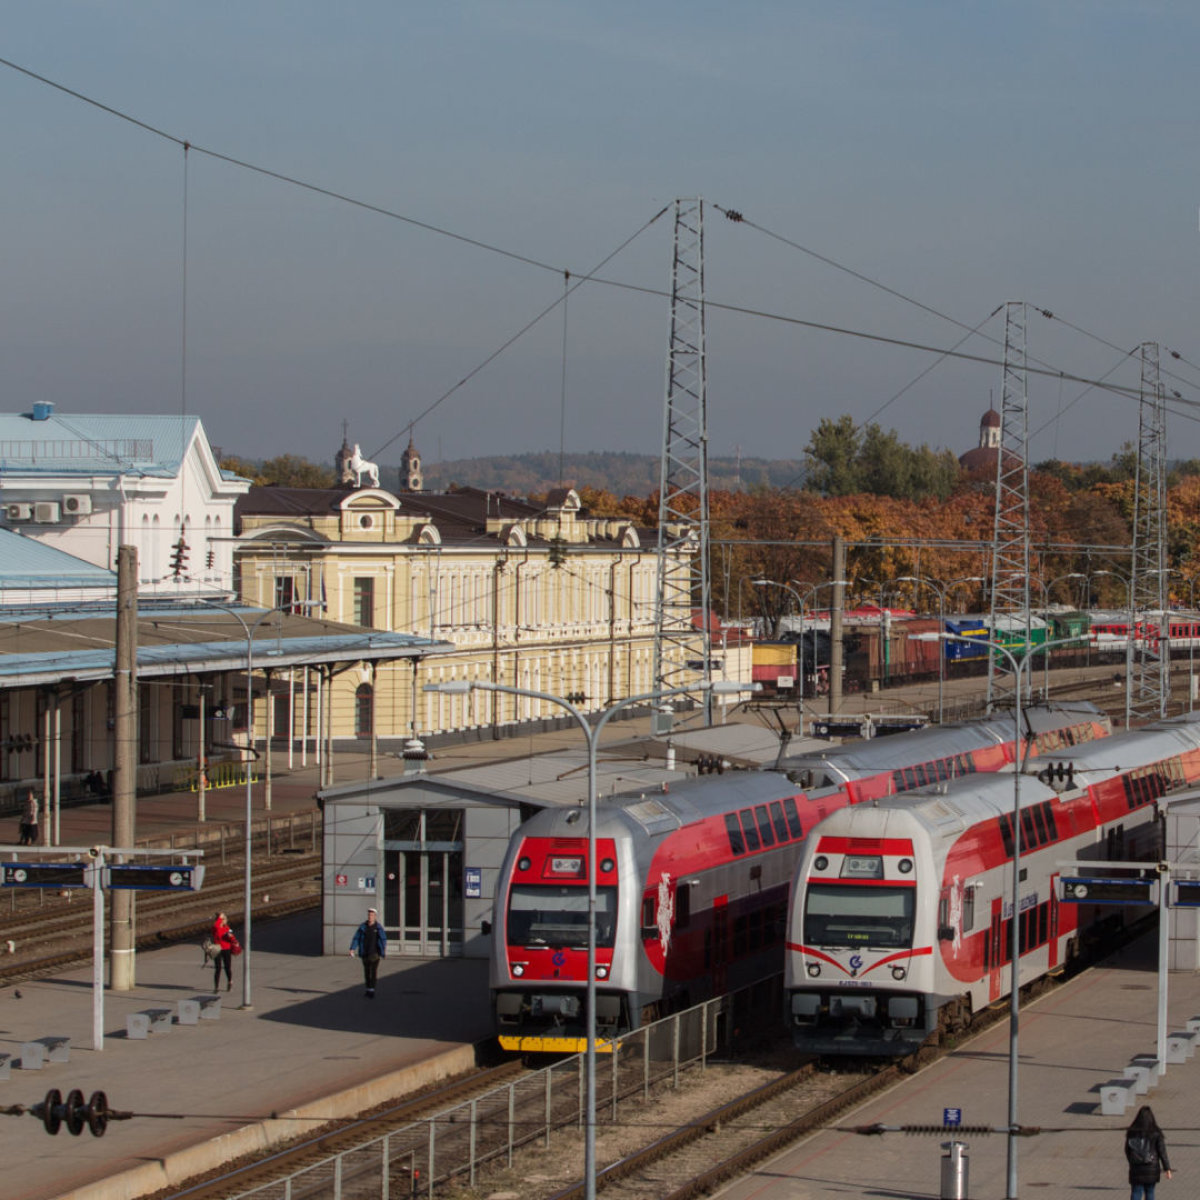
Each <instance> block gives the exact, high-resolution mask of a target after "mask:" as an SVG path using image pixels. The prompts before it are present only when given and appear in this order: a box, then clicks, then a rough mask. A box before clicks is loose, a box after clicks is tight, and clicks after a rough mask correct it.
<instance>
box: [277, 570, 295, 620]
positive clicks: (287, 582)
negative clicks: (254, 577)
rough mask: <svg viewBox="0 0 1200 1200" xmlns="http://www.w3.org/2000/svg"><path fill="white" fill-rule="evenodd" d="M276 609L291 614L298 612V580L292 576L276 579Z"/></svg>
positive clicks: (282, 576) (278, 576)
mask: <svg viewBox="0 0 1200 1200" xmlns="http://www.w3.org/2000/svg"><path fill="white" fill-rule="evenodd" d="M275 607H276V608H278V609H281V610H287V611H290V612H295V611H296V580H295V579H294V578H293V577H292V576H291V575H277V576H276V577H275Z"/></svg>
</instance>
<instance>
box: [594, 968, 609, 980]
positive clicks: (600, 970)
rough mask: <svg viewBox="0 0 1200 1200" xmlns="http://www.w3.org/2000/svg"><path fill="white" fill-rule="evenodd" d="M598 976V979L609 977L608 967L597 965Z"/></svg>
mask: <svg viewBox="0 0 1200 1200" xmlns="http://www.w3.org/2000/svg"><path fill="white" fill-rule="evenodd" d="M596 978H597V979H607V978H608V968H607V967H597V968H596Z"/></svg>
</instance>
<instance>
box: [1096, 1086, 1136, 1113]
mask: <svg viewBox="0 0 1200 1200" xmlns="http://www.w3.org/2000/svg"><path fill="white" fill-rule="evenodd" d="M1133 1094H1134V1085H1133V1081H1132V1080H1131V1079H1110V1080H1109V1081H1108V1082H1107V1083H1102V1084H1101V1085H1100V1113H1101V1115H1102V1116H1105V1117H1119V1116H1122V1115H1123V1114H1124V1112H1125V1110H1126V1109H1127V1108H1128V1107H1129V1105H1130V1102H1131V1101H1132V1100H1133Z"/></svg>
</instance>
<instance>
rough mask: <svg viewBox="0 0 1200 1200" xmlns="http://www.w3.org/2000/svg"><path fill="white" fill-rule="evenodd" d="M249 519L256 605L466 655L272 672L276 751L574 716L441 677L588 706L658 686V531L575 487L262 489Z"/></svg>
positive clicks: (240, 546)
mask: <svg viewBox="0 0 1200 1200" xmlns="http://www.w3.org/2000/svg"><path fill="white" fill-rule="evenodd" d="M236 519H237V530H238V540H237V544H236V564H237V571H238V581H237V587H238V590H239V593H240V595H241V596H242V598H243V599H244V600H246V601H247V602H248V603H253V604H258V605H261V606H263V607H264V608H272V607H281V608H285V609H286V608H294V609H296V610H297V611H319V612H321V613H322V614H323V615H324V616H326V617H327V618H328V619H330V620H335V621H345V622H348V623H352V624H356V625H362V626H367V627H372V628H377V629H381V630H389V631H403V632H408V633H420V634H421V635H427V636H429V637H431V638H433V639H435V640H438V641H443V642H449V643H451V644H452V645H453V646H454V650H453V651H452V652H449V653H444V654H437V655H431V656H428V657H426V658H423V659H420V660H414V662H413V663H412V664H411V665H410V664H408V663H405V664H402V665H398V666H388V665H380V666H379V667H378V668H375V667H372V666H371V665H369V664H362V665H358V666H354V665H351V666H350V667H348V668H345V667H343V668H342V669H341V670H340V671H339V672H337V673H333V674H330V673H328V672H329V668H325V673H324V674H321V675H320V677H318V673H316V672H309V671H301V672H299V673H297V672H295V671H292V672H290V673H276V674H274V675H273V676H272V677H271V681H270V693H271V697H272V704H271V710H272V716H271V717H270V718H269V719H270V720H271V722H272V727H273V733H274V736H275V737H277V738H287V737H289V736H290V737H292V738H294V739H296V738H301V737H304V736H308V737H315V736H317V733H318V732H319V729H318V722H319V721H324V722H325V726H324V728H325V730H326V732H327V734H332V736H333V737H334V738H335V739H338V740H342V739H350V738H357V739H374V738H399V739H405V738H408V737H409V736H412V735H413V734H414V733H415V734H418V735H421V736H424V735H427V734H438V733H443V732H453V731H459V732H462V731H474V733H475V735H476V736H479V737H489V736H501V735H502V734H503V733H505V732H508V731H511V730H512V728H513V727H514V726H518V725H519V726H520V727H521V728H522V729H523V728H525V727H526V725H527V723H530V722H541V721H544V720H552V719H554V720H557V719H560V718H561V717H562V716H563V715H564V713H563V711H562V709H561V708H559V707H558V706H555V705H553V704H549V703H545V702H540V701H537V700H535V699H531V698H528V697H516V696H511V695H502V694H497V693H491V692H482V691H476V692H471V693H468V694H465V695H449V694H437V693H431V692H426V691H424V690H423V685H424V684H425V683H427V682H434V681H444V680H452V679H460V680H461V679H469V680H484V681H490V682H496V683H501V684H507V685H511V686H516V687H521V688H527V689H532V690H535V691H543V692H548V693H552V694H554V695H558V696H563V697H567V698H569V699H571V700H572V701H574V702H575V703H577V705H578V706H579V707H580V708H582V709H584V710H597V709H603V708H605V707H607V706H608V705H609V704H610V703H612V702H613V701H614V700H619V699H622V698H624V697H626V696H630V695H636V694H638V693H641V692H646V691H650V690H651V689H652V685H653V672H654V619H655V605H654V599H655V590H656V586H657V573H658V556H657V540H658V535H657V531H656V530H653V529H651V530H647V529H639V528H635V526H634V525H633V524H631V523H630V522H629V521H628V520H623V519H615V518H603V517H600V518H596V517H591V516H588V515H587V514H586V513H585V512H583V511H582V510H581V507H580V502H579V496H578V495H577V494H576V493H575V492H574V491H573V490H572V489H567V488H563V489H559V490H557V491H555V492H552V493H550V495H549V497H548V499H547V502H546V504H545V505H544V506H542V507H536V506H534V505H531V504H528V503H526V502H524V501H521V500H516V499H513V498H511V497H508V496H505V495H503V494H501V493H497V492H487V491H481V490H478V489H473V488H463V489H461V490H457V491H453V492H447V493H430V492H403V493H402V494H401V495H395V494H393V493H391V492H388V491H385V490H383V489H381V488H378V487H373V486H367V487H358V486H356V485H354V484H346V485H343V486H341V487H337V488H291V487H254V488H251V490H250V491H249V492H248V493H247V494H246V495H245V496H242V497H241V498H240V499H239V500H238V503H237V510H236ZM678 569H679V570H686V563H685V562H683V560H682V559H680V561H679V564H678ZM318 688H319V689H321V692H322V696H321V699H320V700H319V701H318V696H317V692H318ZM318 705H319V707H318ZM318 711H319V712H321V713H322V714H323V716H322V717H320V718H318V716H317V713H318Z"/></svg>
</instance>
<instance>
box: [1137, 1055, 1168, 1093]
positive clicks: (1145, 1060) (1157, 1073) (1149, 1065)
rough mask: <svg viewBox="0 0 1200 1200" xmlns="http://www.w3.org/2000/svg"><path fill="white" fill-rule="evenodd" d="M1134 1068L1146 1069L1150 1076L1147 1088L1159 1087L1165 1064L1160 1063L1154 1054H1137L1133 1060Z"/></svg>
mask: <svg viewBox="0 0 1200 1200" xmlns="http://www.w3.org/2000/svg"><path fill="white" fill-rule="evenodd" d="M1131 1062H1132V1063H1133V1065H1134V1066H1140V1067H1145V1068H1146V1069H1147V1071H1148V1072H1149V1074H1148V1075H1147V1076H1146V1087H1147V1088H1153V1087H1158V1081H1159V1079H1160V1078H1161V1077H1162V1073H1163V1067H1164V1064H1163V1063H1160V1062H1159V1061H1158V1057H1157V1056H1156V1055H1154V1054H1135V1055H1134V1056H1133V1058H1132V1060H1131Z"/></svg>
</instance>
